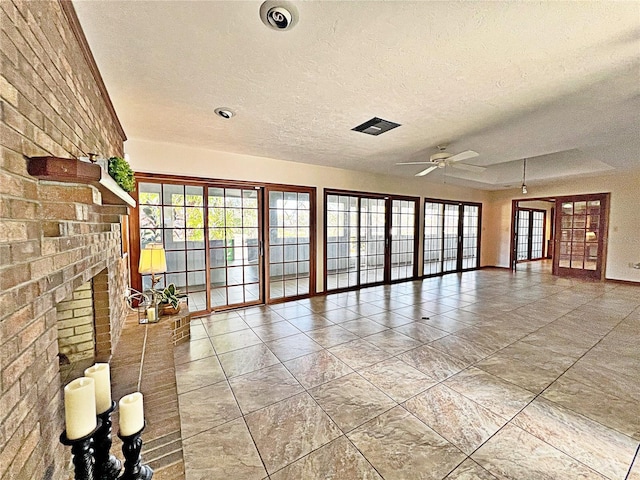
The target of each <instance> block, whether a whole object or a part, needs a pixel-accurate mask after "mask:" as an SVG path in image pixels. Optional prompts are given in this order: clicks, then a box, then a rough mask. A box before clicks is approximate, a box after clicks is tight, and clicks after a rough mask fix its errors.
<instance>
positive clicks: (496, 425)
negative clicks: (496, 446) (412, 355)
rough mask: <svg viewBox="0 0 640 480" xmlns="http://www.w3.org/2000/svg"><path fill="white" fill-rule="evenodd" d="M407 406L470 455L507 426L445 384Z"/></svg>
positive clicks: (501, 420) (418, 396) (432, 389)
mask: <svg viewBox="0 0 640 480" xmlns="http://www.w3.org/2000/svg"><path fill="white" fill-rule="evenodd" d="M404 406H405V407H406V409H407V410H409V411H410V412H411V413H413V414H414V415H415V416H416V417H417V418H419V419H420V420H422V421H423V422H424V423H426V424H427V425H428V426H429V427H431V428H432V429H433V430H435V431H436V432H437V433H439V434H440V435H441V436H442V437H444V438H445V439H447V440H448V441H449V442H451V443H453V444H454V445H455V446H456V447H458V448H459V449H460V450H462V451H463V452H465V453H466V454H467V455H470V454H471V453H472V452H473V451H474V450H475V449H476V448H478V447H479V446H480V445H482V444H483V443H484V442H485V441H486V440H487V439H488V438H489V437H491V435H493V434H494V433H496V432H497V431H498V430H499V429H500V428H501V427H502V426H503V425H505V423H506V422H507V420H505V419H504V418H502V417H500V416H498V415H496V414H495V413H492V412H491V411H489V410H487V409H486V408H484V407H482V406H480V405H479V404H477V403H476V402H474V401H472V400H469V399H468V398H466V397H465V396H463V395H461V394H459V393H457V392H455V391H454V390H451V389H450V388H448V387H445V386H444V385H442V384H440V385H437V386H435V387H433V388H431V389H429V390H427V391H426V392H424V393H421V394H420V395H417V396H415V397H413V398H412V399H410V400H408V401H407V402H406V403H405V404H404Z"/></svg>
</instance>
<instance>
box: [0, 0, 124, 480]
mask: <svg viewBox="0 0 640 480" xmlns="http://www.w3.org/2000/svg"><path fill="white" fill-rule="evenodd" d="M0 24H1V25H2V31H3V35H2V39H1V43H0V50H1V51H0V53H1V57H2V58H1V60H0V61H1V62H2V72H1V73H0V386H1V391H0V405H2V409H1V411H0V478H2V479H3V480H4V479H11V480H13V479H20V480H22V479H25V480H30V479H33V480H43V479H48V480H50V479H60V478H64V477H65V468H64V467H65V465H66V464H67V463H68V461H69V459H70V452H69V449H68V448H65V447H63V446H62V445H61V444H60V442H59V440H58V437H59V435H60V433H61V432H62V430H63V428H64V425H63V401H62V394H61V385H60V370H59V364H58V352H59V343H58V335H59V332H58V309H57V306H59V305H61V302H64V301H65V299H71V301H73V300H74V292H76V294H75V296H79V297H82V296H83V295H87V294H86V293H78V292H86V290H83V288H86V287H83V285H86V284H87V283H90V284H91V285H92V292H93V293H92V298H93V300H92V302H93V303H92V307H91V308H92V310H93V312H94V318H93V330H94V331H93V334H92V335H93V338H94V341H95V347H94V356H95V358H96V359H98V360H105V359H108V358H109V356H110V355H111V354H112V352H113V351H114V349H115V347H116V345H117V343H118V340H119V338H120V333H121V331H122V327H123V323H124V320H125V316H126V313H127V305H126V303H125V300H124V299H125V294H126V289H127V285H128V284H129V267H128V262H129V259H128V257H127V255H126V253H125V254H123V248H122V234H121V227H120V225H121V221H122V217H123V216H125V215H127V213H128V205H129V204H128V203H127V200H126V198H125V199H124V200H123V197H122V195H121V193H122V192H121V191H118V192H117V193H116V194H114V193H113V192H112V189H111V188H109V186H108V185H106V184H109V178H103V177H102V174H101V173H100V174H98V173H97V172H99V171H100V169H99V167H97V166H96V165H89V164H84V163H82V162H79V163H74V165H76V167H75V168H76V170H75V171H76V172H85V171H86V167H87V166H89V169H90V170H91V171H90V172H89V174H88V175H80V176H79V177H78V178H76V179H73V178H60V177H56V176H47V175H45V174H43V173H42V171H35V172H34V171H33V169H32V165H31V162H32V160H31V159H32V158H34V157H54V158H56V157H57V158H63V159H75V158H78V157H85V156H87V154H88V153H89V152H92V153H96V154H97V155H98V156H99V157H110V156H122V154H123V153H124V152H123V142H124V141H125V140H126V136H125V134H124V131H123V130H122V127H121V125H120V123H119V121H118V118H117V116H116V115H115V111H114V109H113V106H112V105H111V102H110V100H109V97H108V95H107V93H106V89H105V87H104V84H103V82H102V79H101V78H100V74H99V72H98V69H97V67H96V65H95V62H94V61H93V58H92V56H91V53H90V50H89V47H88V45H87V43H86V40H85V39H84V35H83V33H82V30H81V28H80V26H79V23H78V20H77V18H76V16H75V12H74V11H73V6H72V4H71V2H68V1H64V0H60V1H49V2H24V1H18V0H7V1H3V2H0ZM71 161H73V162H75V160H71ZM93 167H97V168H98V170H95V168H93ZM72 170H73V169H72ZM45 173H46V172H45ZM96 175H97V176H96ZM61 180H63V181H61ZM81 303H82V302H81ZM78 305H79V304H78ZM82 308H84V307H80V308H78V309H77V310H79V312H78V313H79V314H81V313H82ZM72 310H73V309H72ZM64 315H66V314H64ZM80 316H82V315H80ZM74 328H75V327H74ZM82 331H83V327H79V329H78V332H75V331H74V333H78V334H79V335H80V336H81V335H82ZM67 333H69V332H68V331H67ZM81 338H82V337H81ZM80 343H82V342H80ZM89 350H90V348H89Z"/></svg>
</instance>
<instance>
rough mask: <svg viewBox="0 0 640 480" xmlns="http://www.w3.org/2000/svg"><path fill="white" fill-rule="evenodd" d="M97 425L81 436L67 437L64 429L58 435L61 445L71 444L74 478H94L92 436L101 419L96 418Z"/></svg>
mask: <svg viewBox="0 0 640 480" xmlns="http://www.w3.org/2000/svg"><path fill="white" fill-rule="evenodd" d="M97 422H98V423H97V426H96V428H95V430H93V431H92V432H91V433H89V434H88V435H85V436H84V437H82V438H76V439H73V440H71V439H69V438H68V437H67V431H66V430H65V431H64V432H62V435H60V442H61V443H62V444H63V445H70V446H71V454H72V455H73V467H74V476H73V478H74V479H75V480H94V479H95V477H94V476H93V474H94V470H95V460H94V458H93V436H94V435H95V433H96V432H97V431H98V429H99V428H100V427H101V426H102V420H100V419H99V418H98V419H97Z"/></svg>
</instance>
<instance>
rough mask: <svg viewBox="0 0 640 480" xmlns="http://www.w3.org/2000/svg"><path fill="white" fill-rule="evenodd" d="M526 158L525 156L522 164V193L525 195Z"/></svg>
mask: <svg viewBox="0 0 640 480" xmlns="http://www.w3.org/2000/svg"><path fill="white" fill-rule="evenodd" d="M526 179H527V159H526V158H525V159H524V161H523V165H522V193H523V194H525V195H526V193H527V184H526Z"/></svg>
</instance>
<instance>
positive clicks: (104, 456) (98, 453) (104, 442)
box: [93, 401, 122, 480]
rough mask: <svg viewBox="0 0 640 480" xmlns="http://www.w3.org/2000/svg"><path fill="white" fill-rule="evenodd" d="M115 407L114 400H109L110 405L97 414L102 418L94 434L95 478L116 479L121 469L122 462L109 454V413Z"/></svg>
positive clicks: (102, 479)
mask: <svg viewBox="0 0 640 480" xmlns="http://www.w3.org/2000/svg"><path fill="white" fill-rule="evenodd" d="M115 409H116V402H113V401H112V402H111V407H110V408H109V409H108V410H106V411H104V412H102V413H99V414H98V418H99V419H100V420H102V426H101V427H100V428H98V431H97V432H96V434H95V436H94V439H93V441H94V443H95V449H94V450H95V453H94V457H95V460H96V469H95V473H96V475H95V477H96V480H116V479H117V478H118V476H119V475H120V470H122V463H121V462H120V460H118V459H117V458H116V457H115V456H113V455H111V443H112V442H111V413H112V412H113V411H114V410H115Z"/></svg>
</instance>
